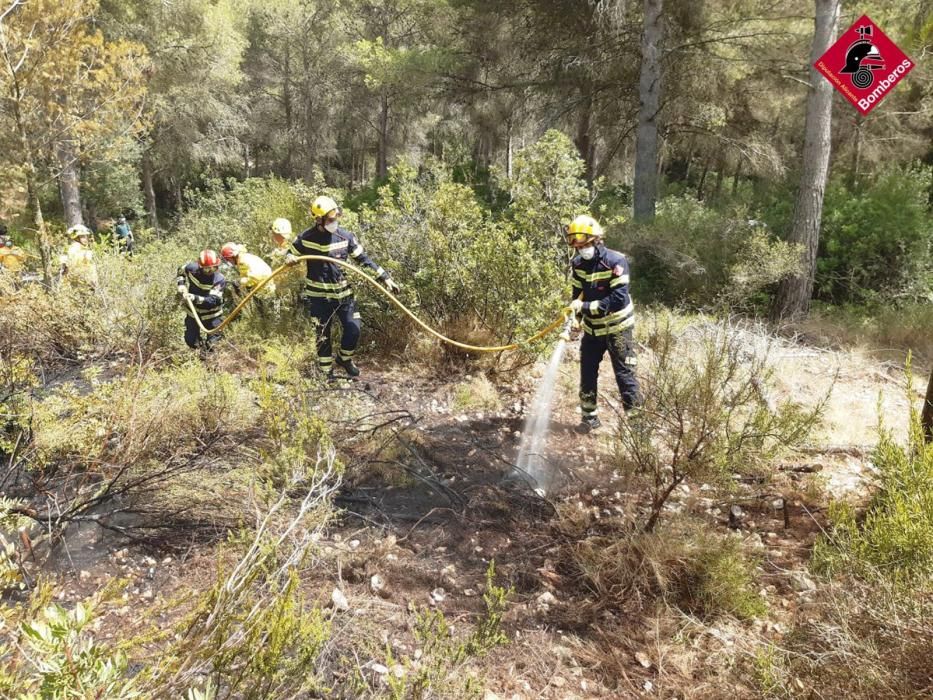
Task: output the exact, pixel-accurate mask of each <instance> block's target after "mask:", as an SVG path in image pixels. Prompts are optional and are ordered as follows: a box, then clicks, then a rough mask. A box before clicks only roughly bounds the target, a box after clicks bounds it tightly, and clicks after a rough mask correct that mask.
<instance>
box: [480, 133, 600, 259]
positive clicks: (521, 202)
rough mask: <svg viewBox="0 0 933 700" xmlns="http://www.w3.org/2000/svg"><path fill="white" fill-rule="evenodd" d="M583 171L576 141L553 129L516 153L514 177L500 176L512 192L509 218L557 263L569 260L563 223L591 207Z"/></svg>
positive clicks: (568, 221)
mask: <svg viewBox="0 0 933 700" xmlns="http://www.w3.org/2000/svg"><path fill="white" fill-rule="evenodd" d="M585 169H586V165H585V163H584V162H583V160H582V159H581V158H580V156H579V154H578V152H577V149H576V147H575V146H574V145H573V141H571V140H570V138H569V137H568V136H567V135H566V134H564V133H562V132H560V131H557V130H555V129H551V130H549V131H548V132H547V133H545V134H544V136H542V137H541V138H540V139H539V140H538V141H537V142H535V143H533V144H531V145H529V146H526V147H525V148H523V149H521V150H520V151H518V152H517V153H516V154H515V163H514V165H513V168H512V179H511V180H506V179H505V178H504V177H503V174H502V173H499V174H498V176H497V179H498V185H499V187H500V188H502V189H503V190H507V191H508V192H509V193H510V194H511V203H510V204H509V207H508V209H507V210H506V212H505V216H506V218H508V219H510V220H511V221H513V222H514V223H515V226H516V228H517V229H518V231H519V232H520V234H521V235H522V236H523V237H524V238H525V239H526V240H528V241H529V242H530V243H531V244H532V245H533V246H534V248H535V250H537V251H540V252H541V253H543V254H546V255H552V256H553V257H554V259H555V261H557V262H558V264H560V263H563V262H566V260H567V259H568V252H567V245H566V243H565V240H564V235H563V225H564V224H568V223H570V221H571V220H572V219H573V217H575V216H576V215H578V214H585V213H587V212H588V211H589V203H590V193H589V190H588V188H587V186H586V181H585V180H584V179H583V173H584V170H585ZM603 223H607V222H603Z"/></svg>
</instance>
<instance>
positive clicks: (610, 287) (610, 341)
mask: <svg viewBox="0 0 933 700" xmlns="http://www.w3.org/2000/svg"><path fill="white" fill-rule="evenodd" d="M566 235H567V243H568V245H570V246H571V247H572V248H573V249H574V250H575V251H576V255H574V257H573V259H572V260H571V263H570V265H571V268H572V272H573V275H572V283H573V296H574V299H573V301H572V302H571V304H570V308H571V309H572V310H573V312H574V313H576V314H578V315H580V316H582V326H583V337H582V338H581V340H580V410H581V412H582V414H583V416H582V421H581V424H580V427H581V429H582V430H583V431H584V432H588V431H590V430H594V429H596V428H598V427H599V426H600V420H599V416H598V415H597V410H596V385H597V381H598V378H599V363H600V362H601V361H602V359H603V355H604V354H605V353H606V351H607V350H608V351H609V359H610V360H611V361H612V371H613V372H614V373H615V377H616V383H617V384H618V385H619V393H620V394H621V395H622V406H623V407H624V408H625V410H626V412H628V411H630V410H631V409H632V408H635V407H638V406H640V405H641V394H640V391H639V388H638V380H637V379H636V377H635V366H636V364H637V360H636V357H635V346H634V341H633V338H632V327H633V326H634V325H635V316H634V311H633V306H632V298H631V296H630V295H629V267H628V261H627V260H626V259H625V256H624V255H623V254H622V253H619V252H616V251H614V250H610V249H609V248H607V247H606V246H605V245H603V240H602V239H603V229H602V227H601V226H600V225H599V223H598V222H597V221H596V219H594V218H593V217H591V216H586V215H581V216H578V217H576V218H575V219H574V220H573V221H572V222H571V223H570V225H569V226H568V227H567V228H566Z"/></svg>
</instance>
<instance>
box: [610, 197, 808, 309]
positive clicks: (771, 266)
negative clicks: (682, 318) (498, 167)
mask: <svg viewBox="0 0 933 700" xmlns="http://www.w3.org/2000/svg"><path fill="white" fill-rule="evenodd" d="M624 250H625V251H626V252H627V253H629V254H631V256H632V258H633V268H634V269H633V273H634V274H633V277H632V280H633V282H632V284H633V289H634V292H635V296H636V298H640V299H645V300H657V301H661V302H664V303H667V304H686V305H687V306H689V307H692V308H701V309H708V308H712V307H715V306H720V305H723V304H725V305H728V306H731V307H735V306H739V307H741V306H749V305H754V304H755V303H756V302H757V303H759V304H763V303H765V302H766V301H767V296H766V295H763V294H762V292H763V291H764V290H765V289H766V288H767V287H768V286H769V285H772V284H774V283H775V282H778V281H779V280H781V279H783V278H784V277H786V276H788V275H790V274H793V272H795V271H796V270H797V268H798V265H799V263H798V253H797V249H796V248H795V247H793V246H791V245H789V244H788V243H786V242H784V241H780V240H778V239H777V238H776V237H775V236H773V235H772V234H770V233H768V231H767V230H766V229H764V228H762V227H760V226H758V225H757V224H755V223H754V222H750V221H749V220H748V219H747V218H745V217H744V216H741V217H740V216H736V217H730V216H727V215H725V214H723V213H721V212H719V211H717V210H716V209H713V208H712V207H710V206H707V205H706V204H704V203H703V202H699V201H697V200H696V199H694V198H693V197H692V196H689V195H685V196H681V197H675V196H672V197H666V198H665V199H662V200H661V201H660V202H659V203H658V212H657V217H656V219H655V220H654V222H652V223H651V224H650V225H648V226H642V227H633V228H631V229H630V230H629V231H627V232H626V236H625V241H624Z"/></svg>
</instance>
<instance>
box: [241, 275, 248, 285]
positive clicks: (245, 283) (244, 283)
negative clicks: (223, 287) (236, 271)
mask: <svg viewBox="0 0 933 700" xmlns="http://www.w3.org/2000/svg"><path fill="white" fill-rule="evenodd" d="M248 284H249V277H241V278H240V286H241V287H245V286H247V285H248Z"/></svg>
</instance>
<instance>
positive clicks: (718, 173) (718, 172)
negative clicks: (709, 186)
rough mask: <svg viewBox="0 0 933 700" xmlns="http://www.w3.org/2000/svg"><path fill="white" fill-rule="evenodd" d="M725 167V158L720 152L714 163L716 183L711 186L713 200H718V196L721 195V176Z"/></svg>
mask: <svg viewBox="0 0 933 700" xmlns="http://www.w3.org/2000/svg"><path fill="white" fill-rule="evenodd" d="M725 169H726V159H725V158H723V157H722V154H720V156H719V161H718V163H717V164H716V184H715V186H714V187H713V201H716V202H718V201H719V198H720V197H721V196H722V176H723V171H724V170H725Z"/></svg>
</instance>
